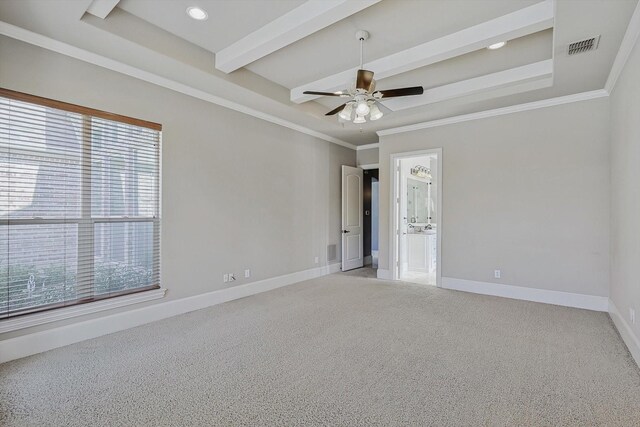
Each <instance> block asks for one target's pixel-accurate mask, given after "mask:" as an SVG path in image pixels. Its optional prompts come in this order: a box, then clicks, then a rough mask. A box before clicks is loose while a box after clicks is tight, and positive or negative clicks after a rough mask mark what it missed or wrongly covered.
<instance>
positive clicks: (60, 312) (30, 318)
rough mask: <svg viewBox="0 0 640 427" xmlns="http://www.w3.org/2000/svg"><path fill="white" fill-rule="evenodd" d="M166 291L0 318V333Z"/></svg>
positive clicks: (160, 295)
mask: <svg viewBox="0 0 640 427" xmlns="http://www.w3.org/2000/svg"><path fill="white" fill-rule="evenodd" d="M166 292H167V290H166V289H164V288H160V289H152V290H150V291H144V292H138V293H135V294H131V295H123V296H121V297H115V298H110V299H105V300H103V301H96V302H89V303H86V304H78V305H74V306H71V307H65V308H59V309H56V310H50V311H45V312H42V313H34V314H25V315H24V316H20V317H16V318H14V319H11V318H9V319H4V320H0V334H1V333H4V332H11V331H17V330H19V329H24V328H30V327H32V326H37V325H44V324H45V323H51V322H57V321H58V320H64V319H70V318H72V317H78V316H82V315H85V314H91V313H98V312H100V311H104V310H110V309H112V308H118V307H124V306H127V305H131V304H138V303H140V302H145V301H152V300H155V299H160V298H163V297H164V295H165V293H166Z"/></svg>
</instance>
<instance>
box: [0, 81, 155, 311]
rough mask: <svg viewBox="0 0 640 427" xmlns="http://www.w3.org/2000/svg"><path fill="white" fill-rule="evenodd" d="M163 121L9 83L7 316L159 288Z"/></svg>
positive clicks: (1, 266) (2, 190)
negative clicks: (42, 94)
mask: <svg viewBox="0 0 640 427" xmlns="http://www.w3.org/2000/svg"><path fill="white" fill-rule="evenodd" d="M159 160H160V125H157V124H153V123H149V122H143V121H140V120H136V119H131V118H127V117H121V116H117V115H114V114H110V113H104V112H100V111H97V110H91V109H87V108H83V107H78V106H74V105H71V104H64V103H60V102H57V101H52V100H48V99H44V98H38V97H34V96H31V95H25V94H20V93H17V92H13V91H8V90H5V89H0V318H6V317H12V316H16V315H20V314H25V313H30V312H34V311H42V310H48V309H53V308H58V307H64V306H68V305H73V304H78V303H84V302H89V301H95V300H99V299H103V298H109V297H113V296H118V295H123V294H126V293H131V292H139V291H143V290H148V289H154V288H158V287H159V285H160V219H159V192H160V188H159V184H160V167H159V166H160V165H159Z"/></svg>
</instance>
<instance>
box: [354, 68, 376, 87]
mask: <svg viewBox="0 0 640 427" xmlns="http://www.w3.org/2000/svg"><path fill="white" fill-rule="evenodd" d="M372 81H373V71H369V70H358V78H357V79H356V89H364V90H366V91H367V92H369V91H370V90H371V82H372Z"/></svg>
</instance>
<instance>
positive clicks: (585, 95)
mask: <svg viewBox="0 0 640 427" xmlns="http://www.w3.org/2000/svg"><path fill="white" fill-rule="evenodd" d="M606 96H609V92H607V91H606V90H605V89H598V90H592V91H589V92H581V93H575V94H573V95H567V96H560V97H557V98H549V99H543V100H541V101H535V102H528V103H525V104H518V105H511V106H509V107H504V108H497V109H494V110H486V111H479V112H477V113H471V114H463V115H461V116H454V117H447V118H445V119H439V120H432V121H429V122H422V123H416V124H413V125H408V126H400V127H397V128H391V129H384V130H379V131H378V132H376V133H377V134H378V136H387V135H394V134H398V133H405V132H412V131H415V130H421V129H429V128H433V127H438V126H446V125H451V124H454V123H461V122H468V121H471V120H479V119H486V118H489V117H496V116H503V115H505V114H512V113H519V112H521V111H529V110H537V109H539V108H546V107H553V106H556V105H562V104H569V103H572V102H580V101H587V100H590V99H597V98H602V97H606Z"/></svg>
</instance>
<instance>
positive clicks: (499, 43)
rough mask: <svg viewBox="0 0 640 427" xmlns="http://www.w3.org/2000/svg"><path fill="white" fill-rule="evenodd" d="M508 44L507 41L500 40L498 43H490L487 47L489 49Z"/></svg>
mask: <svg viewBox="0 0 640 427" xmlns="http://www.w3.org/2000/svg"><path fill="white" fill-rule="evenodd" d="M506 44H507V42H498V43H494V44H490V45H489V46H487V49H489V50H496V49H500V48H501V47H504V45H506Z"/></svg>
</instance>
